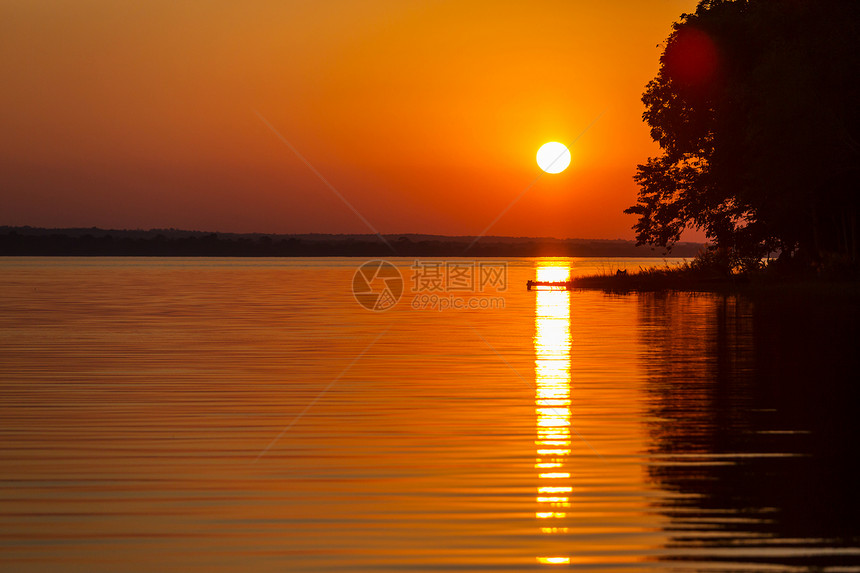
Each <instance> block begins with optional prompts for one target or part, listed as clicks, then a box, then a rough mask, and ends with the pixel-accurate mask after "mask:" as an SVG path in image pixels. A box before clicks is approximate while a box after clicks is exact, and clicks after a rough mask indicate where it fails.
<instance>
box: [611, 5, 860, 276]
mask: <svg viewBox="0 0 860 573" xmlns="http://www.w3.org/2000/svg"><path fill="white" fill-rule="evenodd" d="M858 38H860V2H856V1H852V0H841V1H837V0H792V1H784V2H776V1H773V0H703V1H702V2H700V3H699V5H698V7H697V9H696V11H695V13H693V14H684V15H682V16H681V18H680V21H679V22H677V23H675V24H674V25H673V31H672V33H671V35H670V36H669V39H668V40H667V42H666V46H665V49H664V52H663V54H662V56H661V58H660V70H659V73H658V74H657V77H655V78H654V79H653V80H652V81H651V82H650V83H649V84H648V85H647V87H646V90H645V93H644V94H643V96H642V101H643V103H644V104H645V108H646V109H645V112H644V114H643V119H644V120H645V121H646V123H647V124H648V125H649V126H650V128H651V136H652V138H653V139H654V140H655V141H656V142H657V143H658V144H659V145H660V148H661V155H660V156H658V157H652V158H649V159H648V161H647V162H646V163H644V164H642V165H639V166H638V167H637V172H636V175H635V177H634V180H635V181H636V183H637V184H638V185H639V188H640V189H639V197H638V202H637V204H636V205H634V206H632V207H630V208H629V209H627V210H626V211H625V212H627V213H631V214H635V215H638V221H637V222H636V224H635V225H634V227H633V228H634V230H635V231H636V236H637V240H638V242H639V243H640V244H651V245H656V246H661V247H666V248H671V246H672V244H674V243H675V242H676V241H677V240H678V239H679V238H680V236H681V232H682V231H683V230H684V229H686V228H697V229H702V230H704V231H705V233H706V235H707V236H708V238H709V239H710V240H711V241H712V242H713V243H714V244H715V245H716V246H717V247H719V248H721V249H722V250H724V251H733V252H735V253H737V254H738V255H739V256H740V257H746V258H748V259H750V260H753V259H757V258H760V257H761V256H762V255H763V254H765V253H767V252H771V251H773V250H775V249H779V250H781V251H782V252H783V253H785V254H787V255H792V254H793V255H795V256H803V257H805V258H807V259H808V260H810V261H813V262H814V261H816V260H820V259H821V258H823V257H827V256H834V255H839V256H842V257H847V258H850V259H851V260H852V261H854V262H856V260H857V228H856V227H857V214H858V207H860V201H858V165H860V161H858V159H860V144H858V142H860V121H858V119H860V113H859V112H858V109H859V108H858V102H860V97H858V96H860V83H858V82H860V49H858V47H860V46H858Z"/></svg>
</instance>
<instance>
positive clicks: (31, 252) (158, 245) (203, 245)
mask: <svg viewBox="0 0 860 573" xmlns="http://www.w3.org/2000/svg"><path fill="white" fill-rule="evenodd" d="M384 238H385V241H387V243H388V245H386V243H385V242H383V241H382V240H381V239H380V237H378V236H376V235H371V234H356V235H325V234H302V235H278V234H262V233H247V234H240V233H210V232H204V231H183V230H177V229H152V230H148V231H146V230H108V229H99V228H95V227H93V228H68V229H49V228H37V227H9V226H0V256H111V257H146V256H154V257H349V256H364V257H541V256H546V257H651V258H665V257H669V256H671V257H685V258H688V257H694V256H696V254H697V253H698V252H699V251H700V250H701V249H702V248H703V245H702V244H701V243H678V244H676V245H675V247H674V248H673V249H672V251H671V252H670V253H666V252H665V251H663V250H660V249H653V248H651V247H647V246H636V244H635V242H634V241H627V240H622V239H617V240H610V239H555V238H552V237H500V236H491V237H482V238H480V239H479V240H478V241H477V242H475V237H470V236H456V237H450V236H445V235H421V234H396V235H395V234H392V235H384ZM473 242H474V244H473ZM470 245H471V246H470Z"/></svg>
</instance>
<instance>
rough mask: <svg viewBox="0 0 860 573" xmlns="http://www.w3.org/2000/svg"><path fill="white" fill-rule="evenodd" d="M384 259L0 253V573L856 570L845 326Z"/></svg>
mask: <svg viewBox="0 0 860 573" xmlns="http://www.w3.org/2000/svg"><path fill="white" fill-rule="evenodd" d="M394 261H395V262H396V264H397V265H398V266H399V267H400V269H401V271H402V273H403V276H404V278H405V283H406V284H405V290H406V292H405V294H404V295H403V298H402V299H401V300H400V302H399V303H398V304H397V305H396V306H395V307H394V308H393V309H391V310H389V311H387V312H371V311H367V310H365V309H363V308H362V307H361V306H360V305H359V304H358V303H357V302H356V300H355V299H354V298H353V295H352V292H351V284H352V281H353V275H354V273H355V270H356V268H357V266H358V265H359V264H360V263H361V262H363V261H362V260H358V259H310V260H307V259H300V260H274V259H262V260H249V259H242V260H229V259H5V260H0V400H2V401H0V569H3V570H8V571H37V570H40V571H54V570H64V571H156V570H157V571H180V570H181V571H251V570H253V571H408V570H426V571H439V570H446V571H472V570H480V571H496V570H503V571H523V570H533V569H537V570H551V569H556V568H565V567H576V568H583V569H595V570H602V571H612V570H622V569H623V570H625V571H629V570H634V571H635V570H649V571H656V570H667V569H671V570H690V571H693V570H703V569H707V570H718V571H722V570H726V571H728V570H731V571H735V570H758V569H766V570H786V569H791V568H798V569H807V568H811V569H814V570H831V571H860V523H858V522H859V521H860V520H858V515H860V499H858V493H857V482H858V479H857V474H856V471H855V469H854V465H855V464H854V462H855V458H856V457H857V451H856V446H857V443H858V441H857V438H858V433H860V432H858V427H860V421H858V419H857V408H856V406H857V404H858V401H857V396H858V393H857V391H856V390H855V389H854V387H855V385H856V382H855V378H856V377H857V372H858V370H860V367H858V358H857V357H856V350H857V348H858V344H857V343H858V340H860V334H858V326H857V324H858V321H857V318H858V313H857V311H856V308H854V307H850V308H845V307H844V306H843V305H836V304H827V303H826V301H815V300H808V299H791V298H785V299H779V300H774V298H773V297H765V298H763V299H761V300H755V301H753V300H748V299H745V298H742V297H734V296H730V297H725V296H720V295H709V294H697V295H690V294H629V295H607V294H603V293H600V292H590V291H574V292H570V293H568V292H548V291H540V292H527V291H526V290H525V288H524V284H525V281H526V280H527V279H534V278H539V279H545V280H553V279H556V278H559V277H564V276H565V275H566V274H567V273H568V272H570V273H572V274H581V273H583V272H589V271H593V270H594V269H597V270H608V271H610V272H611V271H614V270H615V269H617V268H637V267H639V266H640V265H646V264H654V261H653V260H652V261H642V260H617V259H615V260H613V259H606V260H587V259H516V260H510V261H508V268H507V287H508V288H507V290H505V291H503V292H496V289H498V288H500V287H501V286H502V285H501V284H500V283H498V282H497V283H495V284H494V285H493V286H492V287H489V286H488V287H487V288H486V289H485V290H484V292H480V293H473V294H470V295H469V296H478V297H489V296H494V297H501V298H502V299H503V303H504V308H499V305H498V304H496V306H495V307H494V308H486V309H474V310H453V309H449V310H445V311H442V312H440V311H438V310H430V309H429V308H424V309H414V308H412V302H413V301H414V300H415V298H414V297H415V294H416V293H413V292H412V289H413V287H414V285H413V284H412V281H411V278H412V277H411V275H413V274H415V273H417V272H418V271H416V270H413V269H412V268H411V265H412V263H413V261H412V260H399V259H395V260H394ZM657 262H658V263H660V261H657ZM422 272H423V271H422ZM374 288H375V287H374ZM419 294H420V293H419ZM450 295H451V293H448V294H446V295H445V296H446V297H448V296H450ZM456 296H457V297H465V296H466V294H464V293H463V292H457V293H456ZM819 303H820V304H819Z"/></svg>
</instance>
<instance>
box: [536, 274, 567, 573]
mask: <svg viewBox="0 0 860 573" xmlns="http://www.w3.org/2000/svg"><path fill="white" fill-rule="evenodd" d="M569 278H570V268H569V267H568V266H567V265H557V264H556V265H553V264H551V263H550V264H548V265H547V266H542V267H538V269H537V280H539V281H552V282H558V281H566V280H569ZM535 296H536V298H537V302H536V306H535V337H534V346H535V382H536V386H537V390H536V394H535V407H536V410H537V422H536V425H537V440H536V441H535V444H536V446H537V459H536V461H535V468H536V469H537V470H538V480H539V485H538V492H537V493H538V495H537V503H538V505H539V508H538V511H537V512H536V514H535V516H536V517H537V519H539V520H541V527H540V530H541V532H542V533H545V534H549V535H553V534H557V533H565V532H566V531H567V528H566V527H564V521H563V520H564V519H565V518H566V517H567V513H566V512H565V511H564V508H567V507H570V494H571V493H572V491H573V486H572V485H571V482H570V472H569V471H567V470H566V468H565V465H566V464H567V462H568V459H567V458H568V456H569V455H570V342H571V340H570V293H569V292H568V291H566V290H537V292H536V293H535ZM537 560H538V563H543V564H556V565H558V564H568V563H570V558H569V557H560V556H555V557H538V558H537Z"/></svg>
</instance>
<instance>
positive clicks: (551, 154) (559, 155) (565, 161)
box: [537, 141, 570, 173]
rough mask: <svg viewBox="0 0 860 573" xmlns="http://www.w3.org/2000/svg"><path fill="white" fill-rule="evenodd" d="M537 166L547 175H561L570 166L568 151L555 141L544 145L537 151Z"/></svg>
mask: <svg viewBox="0 0 860 573" xmlns="http://www.w3.org/2000/svg"><path fill="white" fill-rule="evenodd" d="M537 164H538V166H539V167H540V168H541V169H543V170H544V171H545V172H547V173H561V172H562V171H564V170H565V169H567V166H568V165H570V150H569V149H568V148H567V147H566V146H565V145H564V144H563V143H559V142H557V141H550V142H549V143H544V144H543V145H542V146H541V148H540V149H538V152H537Z"/></svg>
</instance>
